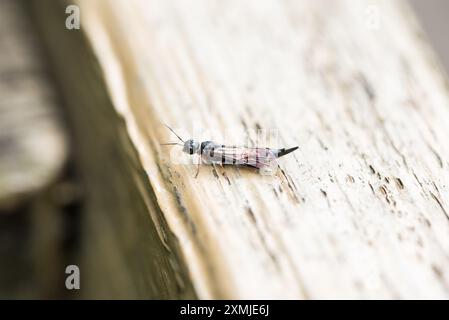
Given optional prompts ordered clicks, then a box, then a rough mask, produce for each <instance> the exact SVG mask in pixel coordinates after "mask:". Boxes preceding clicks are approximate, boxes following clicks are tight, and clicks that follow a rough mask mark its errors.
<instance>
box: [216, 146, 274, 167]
mask: <svg viewBox="0 0 449 320" xmlns="http://www.w3.org/2000/svg"><path fill="white" fill-rule="evenodd" d="M277 152H278V150H277V149H269V148H248V147H226V146H225V147H223V146H219V147H215V148H214V152H213V158H214V159H221V161H220V162H221V163H222V164H234V165H248V166H251V167H255V168H263V167H267V166H270V165H271V164H272V161H273V160H275V159H276V158H277V157H276V154H277Z"/></svg>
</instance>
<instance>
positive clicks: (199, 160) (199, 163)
mask: <svg viewBox="0 0 449 320" xmlns="http://www.w3.org/2000/svg"><path fill="white" fill-rule="evenodd" d="M200 166H201V156H199V157H198V169H197V170H196V174H195V179H196V178H198V174H199V173H200Z"/></svg>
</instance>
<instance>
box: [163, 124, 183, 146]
mask: <svg viewBox="0 0 449 320" xmlns="http://www.w3.org/2000/svg"><path fill="white" fill-rule="evenodd" d="M164 126H166V127H167V128H168V130H170V131H171V132H173V133H174V135H175V136H177V137H178V139H179V140H181V141H182V142H183V143H184V142H185V141H184V140H182V139H181V137H180V136H178V134H177V133H176V132H175V131H174V130H173V129H172V128H170V127H169V126H167V125H166V124H164Z"/></svg>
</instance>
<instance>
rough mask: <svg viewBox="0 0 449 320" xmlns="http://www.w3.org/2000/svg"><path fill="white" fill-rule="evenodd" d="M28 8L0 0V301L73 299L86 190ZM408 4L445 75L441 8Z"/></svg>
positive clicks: (68, 122)
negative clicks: (71, 278) (71, 280)
mask: <svg viewBox="0 0 449 320" xmlns="http://www.w3.org/2000/svg"><path fill="white" fill-rule="evenodd" d="M32 2H33V1H27V0H23V1H17V0H0V298H3V299H20V298H62V299H71V298H80V297H83V292H82V290H81V291H79V292H78V291H76V290H67V289H66V278H67V275H68V274H67V273H66V267H67V266H69V265H81V264H82V263H83V262H82V259H81V256H82V250H83V248H85V246H83V244H82V241H81V239H82V238H83V237H82V234H83V231H84V230H83V223H82V222H83V219H84V210H83V209H84V207H85V204H86V202H87V201H89V200H88V199H89V198H90V196H91V194H90V193H89V192H92V191H89V190H92V188H90V189H89V188H88V186H86V185H85V182H83V179H82V178H81V177H82V176H83V166H81V165H80V164H79V163H78V160H77V151H76V150H77V146H76V139H74V138H73V132H72V130H71V127H72V126H73V120H72V119H71V117H70V115H69V114H68V113H67V112H66V109H65V104H66V102H65V101H64V100H63V98H62V95H61V94H60V92H61V90H62V88H61V87H60V85H59V83H57V81H55V80H54V77H53V70H52V64H51V63H50V58H49V56H48V55H47V52H46V47H45V43H44V41H43V40H42V36H43V35H42V34H41V33H40V31H39V28H37V27H36V24H35V20H34V16H33V10H32V8H31V7H32V6H31V5H30V3H32ZM34 2H35V1H34ZM410 4H411V5H412V7H413V8H414V10H415V12H416V14H417V16H418V18H419V19H420V22H421V24H422V26H423V28H424V30H425V31H426V33H427V36H428V40H429V41H430V42H431V44H432V45H433V47H434V49H435V51H436V52H437V54H438V55H439V57H440V60H441V62H442V64H443V65H444V66H445V68H446V70H449V38H448V37H447V32H448V31H449V1H445V0H428V1H424V0H410ZM80 59H82V58H80ZM73 63H76V62H72V64H73Z"/></svg>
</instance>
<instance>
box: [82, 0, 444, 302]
mask: <svg viewBox="0 0 449 320" xmlns="http://www.w3.org/2000/svg"><path fill="white" fill-rule="evenodd" d="M76 3H78V4H79V5H80V6H81V14H82V31H83V32H85V34H86V35H87V36H88V39H89V41H90V43H91V45H92V47H93V51H94V54H95V56H96V58H97V59H98V61H99V63H100V65H101V72H102V73H103V75H104V77H105V80H106V83H107V86H108V90H109V94H110V97H111V99H112V101H113V104H114V107H115V109H116V112H117V113H118V114H119V115H121V116H122V117H123V119H124V121H125V123H126V128H127V133H128V134H129V137H130V139H131V141H132V144H133V146H134V147H135V148H136V150H137V151H138V156H139V158H140V163H141V165H142V166H143V168H144V169H145V171H146V173H147V175H148V183H149V184H150V185H151V187H152V190H154V192H155V196H156V199H157V202H158V206H160V208H161V209H162V212H163V214H164V217H165V219H166V220H167V222H168V227H169V230H170V231H172V232H173V233H174V235H175V236H176V237H177V239H178V240H179V243H180V247H181V251H182V254H183V258H184V261H185V263H186V265H187V268H188V270H189V273H190V278H191V281H192V283H193V285H194V287H195V290H196V292H197V294H198V296H199V297H201V298H217V297H220V298H448V297H449V279H448V277H449V276H448V272H447V270H449V255H448V253H449V223H448V210H449V209H448V207H447V205H448V203H447V199H448V198H447V197H448V183H449V174H448V170H447V169H448V156H449V153H448V152H449V150H448V147H447V143H446V139H447V137H448V136H449V108H448V102H449V100H448V90H447V88H448V87H447V80H446V78H444V76H442V72H441V70H440V68H439V65H438V63H436V62H435V61H436V60H435V58H434V57H433V53H432V51H431V49H429V48H428V46H427V44H426V42H425V41H424V40H423V35H422V34H421V31H420V28H419V26H417V24H416V21H415V19H414V17H413V15H412V13H411V12H410V11H409V8H408V6H407V5H406V4H405V3H403V2H397V1H358V0H357V1H356V0H353V1H277V0H257V1H256V0H253V1H241V0H233V1H210V0H202V1H200V0H189V1H186V0H170V1H166V0H159V1H158V0H153V1H143V0H141V1H138V0H134V1H111V0H105V1H100V0H96V1H92V0H78V1H76ZM373 10H374V11H373ZM372 14H374V16H373V15H372ZM376 14H378V16H377V17H376ZM372 19H374V20H372ZM376 19H378V21H376ZM161 123H167V124H170V125H172V126H173V127H175V128H177V129H179V130H180V132H181V133H182V135H183V136H186V137H187V136H188V135H189V134H190V135H193V134H194V132H193V130H192V128H193V127H196V128H201V129H205V130H207V132H203V133H202V135H197V136H196V138H198V139H202V138H213V139H216V140H220V139H222V138H223V137H222V135H223V132H224V131H225V130H233V132H239V130H240V131H245V130H246V129H254V128H256V127H261V128H264V129H276V130H278V134H279V143H280V144H282V145H283V146H294V145H300V146H301V149H300V151H299V152H296V153H294V154H292V155H290V156H288V157H286V158H283V159H282V160H281V161H280V168H281V169H282V170H279V171H278V172H277V173H276V174H275V175H274V176H261V175H258V174H255V173H254V172H252V171H249V170H240V169H235V168H217V170H216V172H214V169H213V168H212V167H203V168H202V172H201V174H200V176H199V178H198V179H194V174H195V170H196V168H195V166H193V165H186V164H174V163H172V162H171V161H170V149H169V150H167V149H164V148H162V147H160V146H159V143H160V142H163V141H168V140H170V139H172V138H173V137H172V136H171V135H170V134H169V133H168V132H167V130H166V129H164V128H163V126H162V125H161ZM237 137H239V135H237ZM240 137H241V136H240ZM227 138H228V141H223V142H224V143H230V144H232V143H235V142H241V141H240V140H239V139H238V138H235V139H232V138H230V137H227ZM141 190H142V194H145V192H146V189H145V187H142V188H141ZM150 212H152V211H151V210H150ZM150 218H153V219H154V223H155V225H156V227H157V228H161V227H160V225H159V223H158V219H157V218H155V217H154V216H150ZM160 233H161V234H162V233H163V231H162V230H161V229H160Z"/></svg>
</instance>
